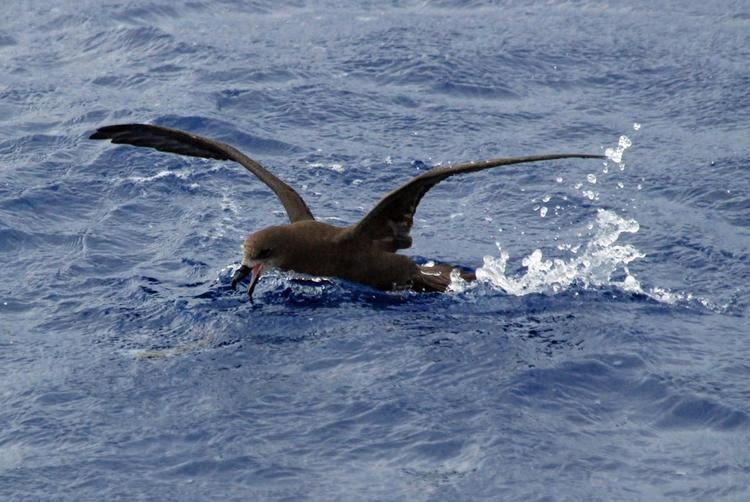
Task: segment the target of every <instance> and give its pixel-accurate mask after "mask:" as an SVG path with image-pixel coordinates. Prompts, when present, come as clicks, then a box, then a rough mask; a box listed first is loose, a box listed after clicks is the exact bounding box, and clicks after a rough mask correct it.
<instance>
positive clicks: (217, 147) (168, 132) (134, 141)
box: [90, 124, 315, 223]
mask: <svg viewBox="0 0 750 502" xmlns="http://www.w3.org/2000/svg"><path fill="white" fill-rule="evenodd" d="M90 139H110V140H112V143H117V144H127V145H134V146H145V147H149V148H155V149H157V150H161V151H162V152H170V153H178V154H180V155H190V156H192V157H204V158H207V159H218V160H233V161H235V162H239V163H240V164H242V165H243V166H244V167H245V168H246V169H247V170H248V171H250V172H251V173H253V174H254V175H255V176H257V177H258V178H260V180H261V181H262V182H263V183H265V184H266V185H268V186H269V187H270V188H271V190H273V192H274V193H275V194H276V196H277V197H278V198H279V199H280V200H281V203H282V204H283V205H284V209H286V214H287V215H288V216H289V221H291V222H292V223H294V222H295V221H303V220H314V219H315V218H314V217H313V215H312V213H311V212H310V209H309V208H308V207H307V204H305V201H304V200H303V199H302V197H300V195H299V194H298V193H297V192H296V191H295V190H294V189H293V188H292V187H290V186H289V185H287V184H286V183H284V182H283V181H281V180H280V179H279V178H277V177H276V176H274V175H273V174H271V173H270V172H269V171H268V170H266V168H264V167H263V166H261V165H260V164H258V163H257V162H255V161H254V160H253V159H251V158H250V157H248V156H247V155H245V154H244V153H242V152H240V151H239V150H237V149H236V148H234V147H233V146H230V145H227V144H225V143H221V142H219V141H216V140H212V139H208V138H204V137H202V136H198V135H197V134H191V133H188V132H185V131H180V130H178V129H170V128H168V127H161V126H155V125H149V124H119V125H111V126H106V127H100V128H99V129H97V130H96V132H95V133H94V134H92V135H91V136H90Z"/></svg>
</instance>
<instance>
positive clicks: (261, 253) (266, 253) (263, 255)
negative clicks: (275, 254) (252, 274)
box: [255, 248, 271, 260]
mask: <svg viewBox="0 0 750 502" xmlns="http://www.w3.org/2000/svg"><path fill="white" fill-rule="evenodd" d="M269 256H271V250H270V249H268V248H266V249H261V250H260V251H259V252H258V255H257V256H256V257H255V258H256V259H257V260H265V259H266V258H268V257H269Z"/></svg>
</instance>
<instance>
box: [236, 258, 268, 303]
mask: <svg viewBox="0 0 750 502" xmlns="http://www.w3.org/2000/svg"><path fill="white" fill-rule="evenodd" d="M262 271H263V263H261V262H258V263H256V264H255V265H253V267H252V268H250V267H248V266H247V265H245V264H242V265H240V268H238V269H237V271H235V273H234V275H233V276H232V289H235V288H236V287H237V283H238V282H240V281H241V280H243V279H244V278H245V277H247V276H248V274H250V273H251V272H252V276H251V277H250V285H249V286H248V287H247V296H249V297H250V299H251V300H252V298H253V291H254V290H255V285H256V284H257V283H258V279H260V273H261V272H262Z"/></svg>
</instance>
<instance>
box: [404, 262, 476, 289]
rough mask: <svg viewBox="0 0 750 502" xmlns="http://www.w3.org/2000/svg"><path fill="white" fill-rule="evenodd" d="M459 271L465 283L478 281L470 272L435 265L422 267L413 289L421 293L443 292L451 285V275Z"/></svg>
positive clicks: (439, 264)
mask: <svg viewBox="0 0 750 502" xmlns="http://www.w3.org/2000/svg"><path fill="white" fill-rule="evenodd" d="M454 270H455V271H457V272H458V275H459V277H461V279H463V280H464V281H467V282H471V281H474V280H476V278H477V276H476V275H475V274H474V272H468V271H466V270H462V269H460V268H458V267H453V266H451V265H446V264H442V263H438V264H434V265H420V266H419V273H418V274H417V277H416V278H415V279H414V285H413V286H412V289H414V290H415V291H420V292H441V293H442V292H443V291H445V290H447V289H448V286H450V284H451V273H452V272H453V271H454Z"/></svg>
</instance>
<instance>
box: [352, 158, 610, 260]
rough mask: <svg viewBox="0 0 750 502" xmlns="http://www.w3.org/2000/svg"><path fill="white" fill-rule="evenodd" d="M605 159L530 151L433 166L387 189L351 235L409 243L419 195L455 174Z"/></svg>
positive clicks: (388, 244)
mask: <svg viewBox="0 0 750 502" xmlns="http://www.w3.org/2000/svg"><path fill="white" fill-rule="evenodd" d="M569 158H579V159H604V158H606V157H605V156H603V155H587V154H577V153H563V154H552V155H530V156H526V157H509V158H504V159H493V160H485V161H482V162H469V163H466V164H456V165H453V166H447V167H436V168H433V169H430V170H429V171H427V172H425V173H422V174H420V175H419V176H417V177H415V178H413V179H411V180H410V181H408V182H407V183H405V184H404V185H402V186H401V187H399V188H397V189H396V190H394V191H393V192H391V193H389V194H388V195H386V196H385V197H383V199H382V200H381V201H380V202H378V204H377V205H376V206H375V207H374V208H373V209H372V210H371V211H370V212H369V213H367V215H365V217H364V218H362V220H360V221H359V223H357V224H356V225H354V226H353V227H352V230H351V231H352V233H353V236H354V237H355V238H357V239H363V238H364V239H369V240H370V242H372V243H373V245H374V246H376V247H378V248H379V249H382V250H383V251H390V252H396V251H397V250H399V249H406V248H408V247H410V246H411V235H409V232H410V231H411V226H412V223H413V222H414V212H415V211H416V210H417V206H418V205H419V202H420V201H421V200H422V197H424V195H425V194H426V193H427V192H428V191H429V190H430V188H432V187H434V186H435V185H437V184H438V183H440V182H441V181H443V180H444V179H446V178H449V177H451V176H454V175H456V174H463V173H473V172H475V171H481V170H483V169H490V168H492V167H500V166H508V165H511V164H522V163H525V162H539V161H543V160H555V159H569Z"/></svg>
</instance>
